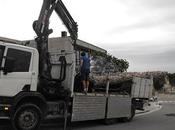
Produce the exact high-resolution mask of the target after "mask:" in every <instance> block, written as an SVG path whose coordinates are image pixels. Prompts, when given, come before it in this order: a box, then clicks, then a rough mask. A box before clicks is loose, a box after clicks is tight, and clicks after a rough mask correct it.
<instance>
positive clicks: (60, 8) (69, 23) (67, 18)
mask: <svg viewBox="0 0 175 130" xmlns="http://www.w3.org/2000/svg"><path fill="white" fill-rule="evenodd" d="M55 11H56V13H57V14H58V16H59V17H60V18H61V20H62V21H63V23H64V24H65V26H66V27H67V29H68V31H69V33H70V36H71V38H72V39H73V40H76V39H77V32H78V28H77V23H76V22H75V21H74V20H73V18H72V16H71V15H70V13H69V12H68V10H67V9H66V7H65V6H64V4H63V2H62V1H61V0H58V3H57V5H56V7H55Z"/></svg>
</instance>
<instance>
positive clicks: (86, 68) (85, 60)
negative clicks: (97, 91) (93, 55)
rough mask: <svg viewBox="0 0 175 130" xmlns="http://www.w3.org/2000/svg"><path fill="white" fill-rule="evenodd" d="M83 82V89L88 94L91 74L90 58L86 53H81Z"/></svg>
mask: <svg viewBox="0 0 175 130" xmlns="http://www.w3.org/2000/svg"><path fill="white" fill-rule="evenodd" d="M80 65H81V80H82V83H83V89H84V92H85V94H87V92H88V88H89V73H90V58H89V56H88V54H86V53H85V52H82V53H81V62H80Z"/></svg>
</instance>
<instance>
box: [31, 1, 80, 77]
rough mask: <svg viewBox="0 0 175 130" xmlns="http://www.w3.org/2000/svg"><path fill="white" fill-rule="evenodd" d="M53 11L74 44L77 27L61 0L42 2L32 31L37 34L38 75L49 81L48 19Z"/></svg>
mask: <svg viewBox="0 0 175 130" xmlns="http://www.w3.org/2000/svg"><path fill="white" fill-rule="evenodd" d="M53 11H55V12H56V13H57V14H58V16H59V17H60V19H61V20H62V22H63V23H64V24H65V26H66V27H67V29H68V31H69V33H70V36H71V38H72V39H73V41H74V43H75V42H76V39H77V32H78V26H77V23H76V22H75V21H74V20H73V18H72V16H71V15H70V13H69V12H68V10H67V9H66V7H65V5H64V4H63V2H62V1H61V0H43V5H42V8H41V11H40V15H39V18H38V20H36V21H34V23H33V29H34V31H35V32H36V34H37V38H36V39H35V41H36V42H37V49H38V52H39V59H40V60H39V75H40V77H44V78H46V79H51V63H50V59H49V53H48V37H49V34H51V33H52V29H49V19H50V16H51V15H52V13H53Z"/></svg>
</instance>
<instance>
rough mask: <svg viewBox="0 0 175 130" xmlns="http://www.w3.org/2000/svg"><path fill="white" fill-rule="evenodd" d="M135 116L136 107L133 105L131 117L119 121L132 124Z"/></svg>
mask: <svg viewBox="0 0 175 130" xmlns="http://www.w3.org/2000/svg"><path fill="white" fill-rule="evenodd" d="M134 116H135V107H134V105H132V106H131V115H130V116H128V117H123V118H120V119H119V121H121V122H130V121H132V119H133V117H134Z"/></svg>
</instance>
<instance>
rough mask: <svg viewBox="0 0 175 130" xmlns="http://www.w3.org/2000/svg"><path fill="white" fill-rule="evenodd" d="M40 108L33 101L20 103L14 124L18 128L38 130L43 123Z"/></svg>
mask: <svg viewBox="0 0 175 130" xmlns="http://www.w3.org/2000/svg"><path fill="white" fill-rule="evenodd" d="M41 119H42V112H41V110H40V108H39V107H38V106H37V105H35V104H31V103H26V104H23V105H20V106H19V107H18V108H17V110H16V112H15V114H14V115H13V117H12V126H13V128H14V129H16V130H36V129H37V128H38V127H39V126H40V123H41Z"/></svg>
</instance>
